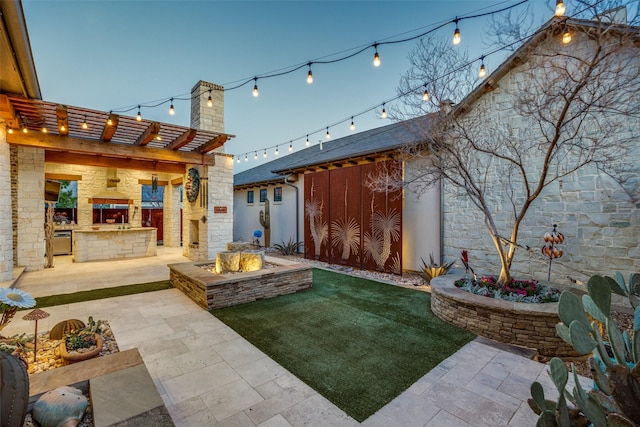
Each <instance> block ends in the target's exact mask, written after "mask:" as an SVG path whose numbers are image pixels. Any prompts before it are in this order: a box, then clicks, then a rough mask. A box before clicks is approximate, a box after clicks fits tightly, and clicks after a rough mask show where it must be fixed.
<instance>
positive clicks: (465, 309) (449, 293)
mask: <svg viewBox="0 0 640 427" xmlns="http://www.w3.org/2000/svg"><path fill="white" fill-rule="evenodd" d="M456 279H458V277H451V276H446V277H445V276H441V277H438V278H435V279H433V280H432V281H431V310H432V311H433V313H434V314H435V315H436V316H438V317H439V318H440V319H442V320H444V321H446V322H449V323H451V324H452V325H455V326H458V327H460V328H463V329H466V330H467V331H470V332H473V333H474V334H478V335H481V336H483V337H486V338H490V339H493V340H496V341H500V342H503V343H507V344H514V345H518V346H522V347H527V348H533V349H536V350H538V353H540V354H541V355H543V356H559V357H577V356H578V355H577V353H576V352H575V351H574V350H573V348H572V347H571V346H570V345H568V344H567V343H565V342H564V341H562V340H561V339H560V338H559V337H558V336H557V335H556V324H557V323H558V322H559V321H560V318H559V317H558V314H557V312H558V303H546V304H527V303H515V302H510V301H503V300H498V299H494V298H487V297H483V296H480V295H474V294H471V293H469V292H465V291H463V290H460V289H458V288H456V287H455V285H454V284H453V282H454V281H455V280H456Z"/></svg>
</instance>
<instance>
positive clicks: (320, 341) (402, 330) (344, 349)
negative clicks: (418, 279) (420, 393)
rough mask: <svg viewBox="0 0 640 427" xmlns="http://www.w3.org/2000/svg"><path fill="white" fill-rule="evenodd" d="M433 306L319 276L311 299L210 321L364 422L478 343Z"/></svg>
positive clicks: (408, 293) (307, 295) (349, 279)
mask: <svg viewBox="0 0 640 427" xmlns="http://www.w3.org/2000/svg"><path fill="white" fill-rule="evenodd" d="M430 300H431V295H430V294H428V293H426V292H420V291H417V290H412V289H405V288H401V287H398V286H393V285H388V284H384V283H379V282H374V281H371V280H365V279H361V278H357V277H353V276H347V275H343V274H338V273H333V272H330V271H326V270H318V269H314V270H313V288H312V289H310V290H308V291H305V292H299V293H296V294H291V295H284V296H280V297H277V298H272V299H267V300H262V301H256V302H252V303H249V304H242V305H237V306H234V307H227V308H222V309H217V310H212V311H211V313H212V314H213V315H214V316H216V317H217V318H219V319H220V320H222V321H223V322H224V323H226V324H227V325H229V326H230V327H231V328H233V329H234V330H235V331H236V332H238V333H239V334H240V335H242V336H243V337H244V338H246V339H247V340H248V341H250V342H251V343H252V344H254V345H255V346H256V347H258V348H259V349H260V350H262V351H263V352H264V353H266V354H267V355H268V356H269V357H271V358H272V359H273V360H275V361H276V362H278V363H279V364H280V365H282V366H283V367H285V368H286V369H288V370H289V371H290V372H292V373H293V374H294V375H296V376H297V377H298V378H300V379H301V380H303V381H304V382H305V383H307V384H308V385H309V386H311V387H312V388H313V389H315V390H316V391H317V392H319V393H320V394H322V395H323V396H324V397H326V398H327V399H329V400H330V401H331V402H333V403H334V404H335V405H337V406H338V407H339V408H341V409H342V410H343V411H345V412H346V413H347V414H349V415H350V416H351V417H353V418H355V419H356V420H357V421H363V420H365V419H366V418H368V417H369V416H370V415H372V414H373V413H375V412H376V411H377V410H378V409H380V408H381V407H382V406H384V405H385V404H387V403H388V402H390V401H391V400H392V399H393V398H395V397H396V396H398V395H399V394H400V393H401V392H402V391H404V390H406V389H407V388H408V387H409V386H410V385H411V384H413V383H414V382H415V381H417V380H418V379H419V378H421V377H422V376H423V375H425V374H426V373H427V372H429V371H430V370H431V369H432V368H433V367H435V366H436V365H437V364H438V363H440V362H441V361H442V360H444V359H446V358H447V357H448V356H450V355H451V354H453V353H454V352H455V351H456V350H458V349H459V348H460V347H461V346H462V345H464V344H465V343H467V342H469V341H470V340H471V339H472V338H473V337H474V336H473V335H472V334H470V333H468V332H466V331H463V330H461V329H458V328H456V327H454V326H452V325H449V324H448V323H445V322H443V321H442V320H440V319H438V318H437V317H436V316H435V315H434V314H433V313H432V312H431V309H430Z"/></svg>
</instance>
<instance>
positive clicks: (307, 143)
mask: <svg viewBox="0 0 640 427" xmlns="http://www.w3.org/2000/svg"><path fill="white" fill-rule="evenodd" d="M309 144H311V143H310V142H309V135H307V140H306V141H305V143H304V145H306V146H309Z"/></svg>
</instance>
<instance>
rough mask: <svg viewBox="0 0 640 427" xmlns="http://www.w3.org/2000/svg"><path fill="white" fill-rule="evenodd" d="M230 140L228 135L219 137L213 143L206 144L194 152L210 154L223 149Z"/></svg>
mask: <svg viewBox="0 0 640 427" xmlns="http://www.w3.org/2000/svg"><path fill="white" fill-rule="evenodd" d="M228 139H229V136H228V135H218V136H217V137H215V138H213V139H212V140H211V141H207V142H205V143H204V144H203V145H202V146H201V147H200V148H197V149H196V150H194V151H199V152H200V153H208V152H209V151H213V150H215V149H216V148H218V147H222V146H223V145H224V143H225V142H227V140H228Z"/></svg>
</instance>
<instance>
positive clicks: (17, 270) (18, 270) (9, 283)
mask: <svg viewBox="0 0 640 427" xmlns="http://www.w3.org/2000/svg"><path fill="white" fill-rule="evenodd" d="M24 270H25V267H13V279H11V280H5V281H3V282H0V288H14V287H15V286H16V283H18V280H19V279H20V276H22V273H24Z"/></svg>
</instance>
